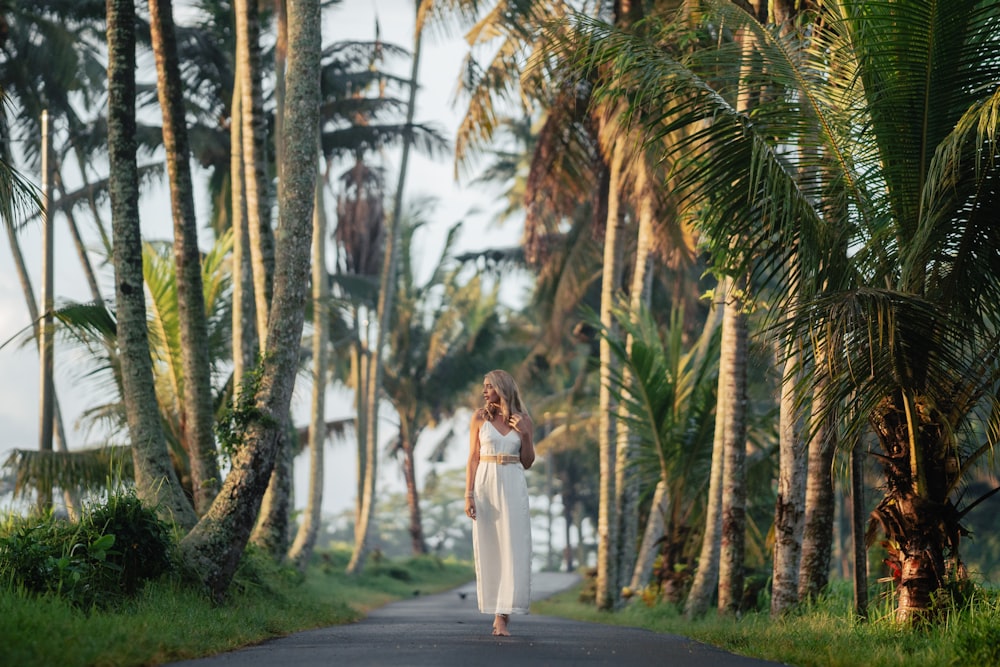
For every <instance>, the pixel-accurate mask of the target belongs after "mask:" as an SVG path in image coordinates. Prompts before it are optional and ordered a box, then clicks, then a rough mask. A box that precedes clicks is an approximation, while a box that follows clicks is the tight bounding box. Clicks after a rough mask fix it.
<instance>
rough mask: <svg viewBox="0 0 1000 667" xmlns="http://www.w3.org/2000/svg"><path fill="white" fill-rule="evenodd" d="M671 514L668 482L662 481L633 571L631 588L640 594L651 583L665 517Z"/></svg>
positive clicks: (654, 497) (657, 484) (658, 483)
mask: <svg viewBox="0 0 1000 667" xmlns="http://www.w3.org/2000/svg"><path fill="white" fill-rule="evenodd" d="M669 513H670V495H669V494H668V493H667V483H666V481H664V480H662V479H661V480H660V481H659V482H657V483H656V491H655V492H654V493H653V504H652V506H651V507H650V508H649V519H647V521H646V530H645V531H643V534H642V544H640V545H639V552H638V557H637V558H636V562H635V569H634V570H633V571H632V581H631V582H630V588H631V589H632V590H633V591H634V592H638V591H639V590H640V589H642V588H644V587H645V586H646V584H648V583H649V577H650V575H651V574H652V573H653V563H654V562H655V561H656V555H657V554H658V553H659V552H660V545H659V542H660V538H661V537H663V530H664V526H665V522H664V517H666V516H667V515H668V514H669Z"/></svg>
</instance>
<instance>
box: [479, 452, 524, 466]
mask: <svg viewBox="0 0 1000 667" xmlns="http://www.w3.org/2000/svg"><path fill="white" fill-rule="evenodd" d="M479 461H480V462H482V463H499V464H500V465H503V464H504V463H520V462H521V457H520V456H519V455H517V454H487V455H486V456H480V457H479Z"/></svg>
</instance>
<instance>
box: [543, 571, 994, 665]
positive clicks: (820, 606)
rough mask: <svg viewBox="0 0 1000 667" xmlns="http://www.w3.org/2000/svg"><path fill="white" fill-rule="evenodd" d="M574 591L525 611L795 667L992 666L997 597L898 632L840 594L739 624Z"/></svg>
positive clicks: (885, 612)
mask: <svg viewBox="0 0 1000 667" xmlns="http://www.w3.org/2000/svg"><path fill="white" fill-rule="evenodd" d="M580 591H581V587H577V588H575V589H572V590H569V591H566V592H564V593H561V594H559V595H557V596H555V597H553V598H550V599H549V600H545V601H542V602H539V603H536V604H535V605H534V606H533V607H532V611H534V612H537V613H540V614H549V615H553V616H561V617H564V618H571V619H576V620H583V621H592V622H598V623H607V624H616V625H626V626H631V627H641V628H646V629H649V630H653V631H655V632H664V633H671V634H678V635H683V636H685V637H690V638H692V639H696V640H699V641H702V642H705V643H706V644H712V645H714V646H718V647H721V648H724V649H726V650H728V651H731V652H733V653H738V654H740V655H746V656H752V657H757V658H764V659H767V660H774V661H777V662H784V663H787V664H790V665H798V666H799V667H860V666H864V667H904V666H905V667H947V666H950V665H955V666H959V665H961V666H965V665H984V666H985V665H1000V595H998V594H997V593H996V592H990V591H984V592H982V593H980V595H979V596H978V597H977V598H976V599H974V600H973V601H972V602H970V604H969V605H968V606H967V607H966V608H965V609H963V610H961V611H958V612H956V613H953V614H952V615H951V616H950V617H949V618H948V620H947V621H946V622H944V623H942V624H941V625H938V626H935V627H929V628H924V629H902V628H899V627H897V626H895V625H894V624H893V623H892V620H891V619H892V616H891V610H890V609H888V608H887V607H885V606H879V605H876V606H875V608H873V610H872V612H873V614H872V620H871V621H870V622H868V623H858V622H855V621H854V620H853V617H852V613H851V612H852V609H851V601H850V599H849V598H848V596H847V595H846V594H843V593H841V594H839V595H838V594H834V595H833V596H831V597H829V598H827V599H824V600H822V601H821V602H819V603H817V604H816V605H813V606H810V607H808V608H806V609H804V610H801V611H799V612H797V613H793V614H791V615H789V616H787V617H785V618H782V619H772V618H771V617H770V615H769V614H767V613H750V614H745V615H744V616H742V617H741V618H739V619H735V618H721V617H718V616H716V615H715V614H709V615H707V616H706V617H705V618H703V619H700V620H696V621H688V620H686V619H685V618H684V616H683V615H682V614H681V613H679V612H678V611H677V609H676V608H675V607H674V606H672V605H667V604H658V605H655V606H647V605H646V604H644V603H643V602H641V601H636V602H634V603H632V604H631V605H629V606H628V607H626V608H625V609H623V610H621V611H619V612H617V613H609V612H601V611H598V610H597V609H596V608H595V607H594V606H593V605H592V604H585V603H582V602H580Z"/></svg>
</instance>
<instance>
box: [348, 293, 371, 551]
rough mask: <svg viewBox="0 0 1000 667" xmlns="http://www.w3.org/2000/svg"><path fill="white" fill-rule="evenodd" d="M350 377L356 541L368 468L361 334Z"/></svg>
mask: <svg viewBox="0 0 1000 667" xmlns="http://www.w3.org/2000/svg"><path fill="white" fill-rule="evenodd" d="M360 320H361V318H360V313H359V312H358V310H357V309H356V308H355V311H354V321H355V322H358V326H359V327H360V326H361V324H360ZM351 377H352V378H354V410H355V414H356V416H355V419H354V425H355V431H356V432H357V434H356V435H357V440H356V443H357V457H356V459H355V460H356V462H357V477H356V480H357V490H356V492H355V495H354V498H355V503H354V540H355V543H357V541H358V539H359V538H360V536H361V506H362V505H363V504H364V497H365V475H366V471H367V469H368V456H367V454H366V451H365V447H366V446H367V444H368V438H367V434H368V418H367V417H366V416H365V396H367V395H368V391H367V389H366V387H367V378H368V355H367V354H366V353H365V350H364V348H363V346H362V342H361V336H360V335H359V336H358V340H356V341H355V342H354V346H353V347H352V349H351Z"/></svg>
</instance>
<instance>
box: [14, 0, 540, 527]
mask: <svg viewBox="0 0 1000 667" xmlns="http://www.w3.org/2000/svg"><path fill="white" fill-rule="evenodd" d="M178 4H180V3H178ZM376 12H377V16H378V19H379V22H380V25H381V33H382V39H383V40H384V41H386V42H392V43H395V44H398V45H400V46H403V47H405V48H406V49H408V50H410V49H412V33H413V13H414V10H413V0H378V1H377V2H374V1H371V0H343V2H342V3H341V4H340V5H339V6H337V7H334V8H333V9H332V10H330V11H328V13H327V15H326V16H325V17H324V36H323V39H324V44H327V43H330V42H333V41H337V40H343V39H359V40H364V39H373V38H374V33H375V18H376ZM428 37H429V38H425V40H424V46H423V56H422V63H421V71H420V78H419V80H420V82H421V84H422V85H421V90H420V92H419V95H418V109H417V114H416V120H417V121H418V122H431V123H434V124H436V125H437V126H438V127H439V128H440V129H441V130H442V132H443V133H444V134H445V135H446V136H448V137H449V138H453V137H454V133H455V129H456V128H457V126H458V124H459V122H460V119H461V109H460V108H459V106H458V105H457V104H455V103H454V98H455V90H456V82H457V80H458V74H459V67H460V65H461V63H462V60H463V59H464V57H465V54H466V45H465V42H464V41H463V39H462V38H461V36H460V35H454V36H451V37H444V36H443V35H442V34H441V31H440V30H438V31H434V32H433V33H432V34H430V35H429V36H428ZM397 66H398V68H399V70H398V73H399V74H401V75H403V76H405V75H408V72H409V63H408V62H401V63H398V65H397ZM387 173H388V174H391V175H392V178H393V180H395V178H396V174H397V173H398V163H397V162H395V161H393V160H392V159H391V157H390V158H389V159H388V161H387ZM453 175H454V166H453V164H452V162H451V160H450V159H442V160H441V161H438V162H432V161H430V160H428V159H426V158H424V157H422V156H420V155H415V154H413V153H411V163H410V169H409V173H408V175H407V181H406V198H407V199H411V198H413V197H415V196H420V195H433V196H435V197H437V198H438V199H439V202H440V203H439V207H438V209H437V213H438V219H437V221H435V222H434V224H432V225H431V226H430V227H429V230H430V231H429V232H428V234H427V236H426V237H425V239H424V243H425V256H426V257H427V258H428V260H427V261H428V263H429V262H432V261H435V260H436V259H437V256H438V254H439V252H440V246H441V243H442V242H443V233H444V230H445V229H447V228H448V227H450V226H451V225H452V224H454V222H456V221H458V220H465V226H464V228H463V234H462V237H461V239H460V241H459V250H471V249H481V248H485V247H490V246H494V245H509V243H498V242H496V241H490V240H489V238H488V235H487V233H489V234H491V235H494V238H496V236H495V232H497V231H498V229H499V228H498V227H497V226H496V225H494V224H492V223H490V222H489V213H488V211H495V210H497V209H499V208H500V204H499V203H498V193H497V192H496V191H486V190H484V188H483V187H482V186H478V187H472V188H470V187H463V186H462V185H460V184H458V183H456V182H455V180H454V176H453ZM204 176H205V172H200V171H197V170H196V171H195V179H196V183H195V187H196V189H198V190H199V194H201V193H203V191H204V185H203V183H199V182H198V180H197V179H199V177H202V178H203V177H204ZM33 180H35V181H36V182H37V176H34V177H33ZM484 209H485V211H484ZM207 213H208V209H207V206H206V205H205V202H204V197H201V199H200V200H199V202H198V216H199V220H198V224H199V227H204V225H205V221H206V220H207ZM56 225H57V231H56V241H55V243H56V262H55V270H56V278H55V293H56V301H57V304H58V303H59V302H65V301H67V300H89V299H90V295H89V292H88V291H87V289H86V284H85V282H84V279H83V277H82V273H81V272H80V270H79V268H78V265H79V261H78V259H77V257H76V254H75V251H74V250H73V247H72V245H71V241H70V238H69V235H68V231H67V230H66V225H65V220H64V219H63V218H62V217H61V216H60V217H58V218H57V221H56ZM84 227H87V225H86V224H84ZM143 230H144V234H146V236H147V238H159V239H166V238H169V234H170V214H169V203H168V194H167V187H166V185H165V184H161V185H158V186H156V187H154V188H153V189H152V190H151V191H150V192H148V193H147V194H146V195H145V199H144V203H143ZM84 233H86V232H84ZM503 235H504V236H510V237H511V238H513V239H517V238H518V237H519V236H520V230H519V229H511V228H510V227H509V226H505V227H504V228H503ZM20 238H21V244H22V249H23V251H24V253H25V256H26V260H27V262H28V264H29V271H30V272H31V279H32V281H33V286H34V289H35V291H36V293H38V292H39V291H40V289H41V285H40V254H41V230H40V227H39V226H38V225H37V224H35V225H30V226H28V227H26V228H25V229H24V230H23V231H22V232H21V235H20ZM91 242H92V243H93V244H94V245H95V246H96V243H94V242H93V239H91ZM3 245H4V246H5V247H4V249H3V250H0V342H3V341H7V340H8V339H10V338H11V337H13V336H15V334H17V332H19V331H21V330H22V329H24V328H25V327H28V326H29V324H30V322H29V317H28V312H27V309H26V306H25V304H24V297H23V293H22V290H21V286H20V284H19V282H18V279H17V276H16V272H15V269H14V265H13V260H12V258H11V254H10V250H9V248H7V247H6V243H5V244H3ZM93 259H94V258H93V257H92V260H93ZM110 278H111V276H110V270H109V269H108V267H105V268H104V270H103V271H102V280H103V287H104V288H105V295H106V296H108V295H112V294H113V292H112V291H111V289H110ZM57 345H58V343H57ZM55 358H56V391H57V395H58V398H59V402H60V406H61V408H62V412H63V418H64V422H65V424H66V429H67V435H68V437H67V439H68V442H69V447H70V448H71V449H76V448H81V447H85V446H87V445H88V444H91V445H92V444H95V443H94V442H93V439H92V440H91V441H89V442H87V441H85V434H84V433H83V432H82V431H81V430H79V429H78V428H77V420H78V418H79V415H80V414H81V412H82V411H83V410H84V409H86V408H87V407H90V406H92V405H94V404H95V403H99V402H102V401H103V397H102V396H100V395H99V392H100V391H101V388H100V386H99V385H96V384H95V383H94V382H93V381H92V380H90V379H88V378H85V377H81V372H80V366H79V365H78V364H77V363H74V359H73V358H72V356H71V355H70V353H69V352H67V351H65V350H60V349H59V348H58V347H57V349H56V357H55ZM38 377H39V370H38V361H37V354H36V352H35V349H34V345H33V344H32V345H30V346H28V347H23V348H22V347H20V346H19V345H18V344H17V343H16V342H12V343H8V344H7V346H6V347H3V348H2V349H0V378H2V380H0V427H2V429H3V438H2V439H0V461H2V460H5V459H6V457H7V455H8V453H9V451H10V450H11V449H14V448H20V449H33V448H37V447H38V435H37V434H38ZM296 391H297V394H298V396H297V401H298V405H299V406H301V404H302V403H303V402H304V401H306V400H308V392H309V387H308V383H307V382H305V381H301V380H300V382H299V384H298V387H297V390H296ZM327 411H328V418H336V417H346V416H349V415H350V414H352V410H351V408H350V406H349V405H348V403H347V400H346V397H345V394H344V392H339V393H336V394H334V395H332V396H331V399H328V408H327ZM296 412H297V414H298V418H297V420H296V421H297V422H301V421H303V420H304V414H303V413H302V410H301V407H299V408H297V409H296ZM394 431H395V429H394V428H393V426H392V425H391V424H384V425H383V426H382V432H383V434H384V435H386V436H389V435H391V434H392V433H393V432H394ZM430 439H431V438H427V439H426V440H430ZM463 440H464V439H463ZM465 446H466V445H465V443H464V442H460V443H458V446H456V447H454V448H453V451H452V454H451V456H449V460H448V462H447V463H446V466H447V467H454V466H455V465H462V462H464V457H465ZM353 449H354V446H353V443H338V444H335V445H333V446H332V447H330V448H328V449H327V460H328V465H327V467H326V469H327V474H328V480H327V484H326V489H327V493H326V501H325V502H324V508H325V510H326V511H327V512H335V511H339V510H341V509H344V508H347V507H350V506H351V503H352V502H353V490H354V488H355V486H354V453H353ZM418 449H419V448H418ZM418 454H419V451H418ZM304 463H305V462H304V461H303V462H301V463H300V464H299V465H297V466H296V467H297V477H298V479H299V481H298V482H297V484H296V486H297V488H298V489H301V492H300V493H298V494H297V495H298V497H299V498H300V499H302V500H304V497H305V485H304V483H303V482H302V480H304V479H305V475H306V473H307V470H306V468H307V465H304ZM426 465H427V464H425V463H424V462H423V461H418V473H419V472H421V468H422V469H423V470H424V471H426ZM398 468H399V466H398V465H397V464H396V463H395V462H393V461H386V462H384V463H383V465H382V468H381V469H382V472H383V477H384V479H385V480H386V482H387V483H389V484H390V485H392V486H393V487H395V486H397V485H398V483H399V479H400V477H401V476H400V474H399V472H398Z"/></svg>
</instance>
